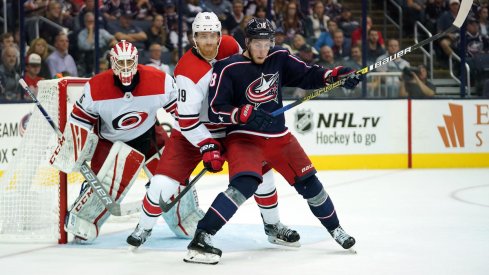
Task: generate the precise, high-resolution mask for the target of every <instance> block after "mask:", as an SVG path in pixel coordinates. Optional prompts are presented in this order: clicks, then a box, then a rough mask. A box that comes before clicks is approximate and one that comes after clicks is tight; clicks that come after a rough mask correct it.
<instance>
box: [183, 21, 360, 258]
mask: <svg viewBox="0 0 489 275" xmlns="http://www.w3.org/2000/svg"><path fill="white" fill-rule="evenodd" d="M245 33H246V51H245V52H244V53H243V54H242V55H234V56H231V57H229V58H227V59H224V60H222V61H220V62H217V63H216V64H215V66H214V71H213V75H212V80H211V82H210V84H209V113H208V114H209V119H210V121H211V122H214V123H219V124H224V125H227V134H228V135H227V137H226V139H225V141H224V147H225V148H226V156H227V160H228V164H229V178H230V184H229V186H228V188H227V190H225V191H224V192H222V193H220V194H218V196H217V197H216V198H215V200H214V202H213V203H212V205H211V207H210V208H209V210H208V211H207V213H206V214H205V216H204V218H203V219H201V220H200V221H199V223H198V225H197V231H196V233H195V236H194V238H193V240H192V242H191V243H190V244H189V245H188V252H187V255H186V257H185V258H184V260H185V261H186V262H196V263H206V264H216V263H218V262H219V260H220V257H221V254H222V251H221V250H220V249H218V248H215V247H213V246H212V244H211V241H210V239H211V236H212V235H214V234H216V233H217V231H219V230H220V229H221V228H222V226H224V224H226V222H227V221H229V219H230V218H231V217H232V216H233V215H234V213H236V211H237V210H238V207H239V206H240V205H242V204H243V203H244V202H245V201H246V200H247V199H248V198H249V197H251V196H252V195H253V193H254V192H255V190H256V189H257V186H258V185H259V184H260V182H261V181H262V175H261V171H262V170H261V163H262V162H266V163H268V164H269V165H271V166H272V167H273V168H274V169H275V170H276V171H278V172H279V173H280V174H281V175H282V176H283V177H284V178H285V179H286V180H287V181H288V182H289V184H290V185H292V186H293V187H294V188H295V189H296V190H297V192H298V193H299V194H300V195H301V196H302V197H303V198H304V199H306V201H307V203H308V205H309V208H310V209H311V211H312V213H313V214H314V215H315V216H316V217H317V218H318V219H319V221H320V222H321V224H322V225H323V226H324V227H325V228H326V229H327V230H328V232H329V233H330V234H331V236H332V237H333V238H334V239H335V240H336V242H337V243H339V244H340V245H341V246H342V247H343V248H344V249H349V248H351V247H352V246H353V245H354V244H355V239H354V238H353V237H351V236H350V235H348V234H347V233H346V232H345V231H344V230H343V228H342V227H341V226H340V223H339V220H338V217H337V214H336V210H335V208H334V205H333V202H332V200H331V198H330V197H329V195H328V193H326V191H325V190H324V188H323V185H322V184H321V182H320V181H319V179H318V178H317V177H316V175H315V174H316V170H315V168H314V166H313V164H312V163H311V161H310V159H309V157H308V156H307V155H306V153H305V152H304V150H303V149H302V147H301V145H300V144H299V143H298V141H297V139H296V138H295V137H294V136H293V135H292V134H291V133H290V132H289V131H288V129H287V127H286V126H285V117H284V115H283V114H281V115H279V116H277V117H272V116H271V115H270V113H271V112H273V111H275V110H277V109H279V108H281V107H282V106H283V104H282V94H281V88H282V86H289V87H301V88H303V89H314V88H320V87H324V86H325V85H328V84H331V83H334V82H336V81H338V80H340V79H344V80H345V81H344V84H343V87H345V88H347V89H353V88H355V86H356V85H357V84H358V83H359V82H360V79H359V77H358V76H356V75H355V74H354V72H355V71H354V70H353V69H351V68H347V67H342V66H339V67H336V68H333V69H326V68H322V67H320V66H308V65H307V64H305V63H304V62H302V61H301V60H299V59H298V58H297V57H295V56H293V55H291V54H290V53H289V52H288V51H287V50H286V49H284V48H281V47H275V46H274V33H275V31H274V29H273V26H272V24H271V23H270V21H268V20H266V19H258V18H253V19H251V20H250V21H249V22H248V24H247V26H246V28H245Z"/></svg>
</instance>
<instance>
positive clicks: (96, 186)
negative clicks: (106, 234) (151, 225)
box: [19, 78, 141, 216]
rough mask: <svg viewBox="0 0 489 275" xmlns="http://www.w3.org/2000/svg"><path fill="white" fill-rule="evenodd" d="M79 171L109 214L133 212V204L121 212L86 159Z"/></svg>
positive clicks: (20, 81)
mask: <svg viewBox="0 0 489 275" xmlns="http://www.w3.org/2000/svg"><path fill="white" fill-rule="evenodd" d="M19 83H20V85H21V86H22V88H24V90H26V91H27V93H28V94H29V96H30V97H31V98H32V100H33V101H34V103H36V105H37V108H38V109H39V111H41V113H42V115H43V116H44V118H46V120H47V121H48V122H49V125H51V127H52V128H53V130H54V131H55V132H56V134H57V135H58V137H61V136H62V135H63V133H61V131H60V130H59V128H58V126H56V124H55V123H54V121H53V120H52V119H51V117H50V116H49V114H48V113H47V112H46V109H44V107H43V106H42V105H41V102H39V100H37V97H36V96H35V95H34V93H33V92H32V91H31V89H30V88H29V86H27V83H26V82H25V81H24V79H22V78H21V79H19ZM80 173H81V174H82V175H83V177H84V178H85V180H86V181H87V183H88V184H89V185H90V187H92V189H93V190H94V193H95V195H96V196H97V197H98V198H99V200H100V201H101V202H102V204H103V205H104V207H105V208H106V209H107V210H108V211H109V212H110V214H112V215H114V216H123V215H128V214H127V213H129V214H131V213H134V209H130V208H132V207H133V206H130V207H127V208H128V209H126V210H125V211H124V212H127V213H123V211H122V209H121V205H120V204H118V203H117V202H116V201H115V200H114V199H112V197H111V196H110V195H109V193H108V192H107V190H105V188H104V187H103V186H102V184H101V183H100V181H99V179H98V178H97V175H95V173H94V172H93V171H92V169H91V168H90V167H89V166H88V164H87V163H86V161H84V162H83V164H82V166H81V169H80ZM139 205H141V203H139ZM124 208H126V207H124Z"/></svg>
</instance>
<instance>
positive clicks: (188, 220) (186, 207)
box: [162, 186, 205, 239]
mask: <svg viewBox="0 0 489 275" xmlns="http://www.w3.org/2000/svg"><path fill="white" fill-rule="evenodd" d="M183 188H185V186H180V188H179V191H180V190H183ZM204 214H205V213H204V211H202V209H200V207H199V199H198V197H197V190H196V189H195V186H192V188H191V189H190V191H189V192H188V193H187V194H185V196H183V197H182V199H181V200H180V201H179V202H178V203H177V204H176V205H175V206H173V207H172V209H170V211H168V212H166V213H163V215H162V216H163V219H165V221H166V223H167V224H168V227H169V228H170V230H171V231H172V232H173V233H174V234H175V235H176V236H177V237H180V238H185V239H190V238H192V237H193V236H194V234H195V230H196V229H197V223H198V222H199V220H201V219H202V218H203V217H204Z"/></svg>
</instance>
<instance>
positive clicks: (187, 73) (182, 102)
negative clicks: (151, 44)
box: [174, 35, 242, 146]
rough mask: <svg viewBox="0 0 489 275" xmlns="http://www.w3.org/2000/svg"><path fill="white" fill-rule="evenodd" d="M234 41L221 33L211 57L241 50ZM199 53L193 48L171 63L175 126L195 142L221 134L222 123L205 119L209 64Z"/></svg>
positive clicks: (222, 129)
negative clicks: (176, 90)
mask: <svg viewBox="0 0 489 275" xmlns="http://www.w3.org/2000/svg"><path fill="white" fill-rule="evenodd" d="M241 52H242V49H241V47H240V46H239V44H238V42H236V40H235V39H234V38H233V37H232V36H229V35H223V36H222V39H221V44H220V45H219V50H218V54H217V56H216V58H215V60H221V59H224V58H226V57H229V56H231V55H233V54H237V53H241ZM214 62H215V61H213V62H211V63H209V62H207V61H206V60H204V59H203V58H202V57H200V56H199V55H198V54H197V52H196V50H195V49H190V50H188V51H187V52H186V53H185V54H184V55H183V56H182V58H181V59H180V60H179V61H178V64H177V66H176V67H175V72H174V75H175V81H176V83H177V86H178V93H179V95H178V101H177V114H176V117H177V123H176V125H175V128H176V129H177V130H180V131H181V133H182V134H183V135H184V136H185V137H186V138H187V140H188V141H190V142H191V143H192V144H193V145H194V146H197V144H199V143H200V142H201V141H203V140H204V139H207V138H211V137H212V138H220V137H224V135H225V132H224V130H225V127H223V126H221V125H218V124H212V123H210V122H209V118H208V116H207V110H208V108H209V104H208V100H207V94H208V90H209V83H210V82H211V81H212V80H211V77H212V65H211V64H213V63H214Z"/></svg>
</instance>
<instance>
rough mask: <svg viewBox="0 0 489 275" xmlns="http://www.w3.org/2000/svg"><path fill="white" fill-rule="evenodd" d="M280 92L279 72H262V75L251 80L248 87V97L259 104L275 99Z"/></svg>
mask: <svg viewBox="0 0 489 275" xmlns="http://www.w3.org/2000/svg"><path fill="white" fill-rule="evenodd" d="M277 94H278V72H277V73H275V74H265V75H264V74H263V73H262V74H261V77H260V78H258V79H256V80H255V81H253V82H251V84H250V85H249V86H248V88H246V98H247V99H248V100H249V101H250V102H252V103H254V104H255V106H259V105H260V104H263V103H266V102H269V101H272V100H273V101H275V102H277V100H278V99H277Z"/></svg>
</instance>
